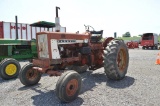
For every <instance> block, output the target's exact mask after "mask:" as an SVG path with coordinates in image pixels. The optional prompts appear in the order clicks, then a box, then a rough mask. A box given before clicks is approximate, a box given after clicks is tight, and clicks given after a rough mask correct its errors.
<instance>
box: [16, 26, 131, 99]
mask: <svg viewBox="0 0 160 106" xmlns="http://www.w3.org/2000/svg"><path fill="white" fill-rule="evenodd" d="M89 28H90V26H86V33H84V34H78V33H64V32H39V33H37V35H36V39H37V40H36V41H37V47H38V48H37V50H38V51H37V52H38V58H37V59H33V61H32V63H29V64H26V65H25V66H23V68H22V69H21V71H20V73H19V78H20V81H21V83H22V84H24V85H26V86H30V85H35V84H37V83H38V82H39V81H40V79H41V75H42V73H47V74H49V75H50V76H60V77H59V80H58V82H57V84H56V94H57V96H58V98H59V99H60V100H61V101H63V102H71V101H73V100H74V99H76V97H77V96H78V94H79V92H80V89H81V84H82V80H81V76H80V74H79V73H82V72H85V71H86V70H87V69H88V68H89V69H91V70H96V69H98V68H101V67H104V71H105V74H106V76H107V77H108V78H110V79H112V80H121V79H123V78H124V77H125V75H126V73H127V69H128V63H129V54H128V49H127V46H126V45H125V43H124V42H123V40H116V39H113V38H111V37H109V38H107V39H104V41H102V34H103V30H101V31H95V30H92V31H90V30H89ZM73 70H74V71H73Z"/></svg>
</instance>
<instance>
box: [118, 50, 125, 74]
mask: <svg viewBox="0 0 160 106" xmlns="http://www.w3.org/2000/svg"><path fill="white" fill-rule="evenodd" d="M117 64H118V68H119V70H120V71H121V72H123V71H124V69H125V68H126V65H127V54H126V51H125V49H120V50H119V52H118V58H117Z"/></svg>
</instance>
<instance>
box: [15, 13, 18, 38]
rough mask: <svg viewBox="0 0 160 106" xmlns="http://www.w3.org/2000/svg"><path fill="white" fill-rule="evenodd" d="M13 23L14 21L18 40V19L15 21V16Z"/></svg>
mask: <svg viewBox="0 0 160 106" xmlns="http://www.w3.org/2000/svg"><path fill="white" fill-rule="evenodd" d="M15 21H16V39H18V19H17V16H15Z"/></svg>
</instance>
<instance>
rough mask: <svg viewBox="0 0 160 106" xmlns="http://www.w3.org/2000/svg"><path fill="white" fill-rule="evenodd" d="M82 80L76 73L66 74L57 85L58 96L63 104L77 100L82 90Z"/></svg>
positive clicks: (67, 72) (68, 72)
mask: <svg viewBox="0 0 160 106" xmlns="http://www.w3.org/2000/svg"><path fill="white" fill-rule="evenodd" d="M81 84H82V79H81V76H80V75H79V74H78V73H77V72H75V71H66V72H64V73H63V74H62V75H61V76H60V78H59V80H58V82H57V84H56V94H57V96H58V98H59V99H60V100H61V101H62V102H71V101H73V100H75V99H76V98H77V96H78V94H79V92H80V90H81Z"/></svg>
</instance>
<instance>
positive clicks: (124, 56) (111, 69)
mask: <svg viewBox="0 0 160 106" xmlns="http://www.w3.org/2000/svg"><path fill="white" fill-rule="evenodd" d="M103 58H104V70H105V73H106V76H107V77H108V78H109V79H112V80H121V79H123V78H124V77H125V74H126V73H127V69H128V64H129V54H128V49H127V46H126V45H125V43H124V42H123V41H122V40H112V41H111V42H110V43H109V44H108V46H107V47H106V48H105V50H104V55H103Z"/></svg>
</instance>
